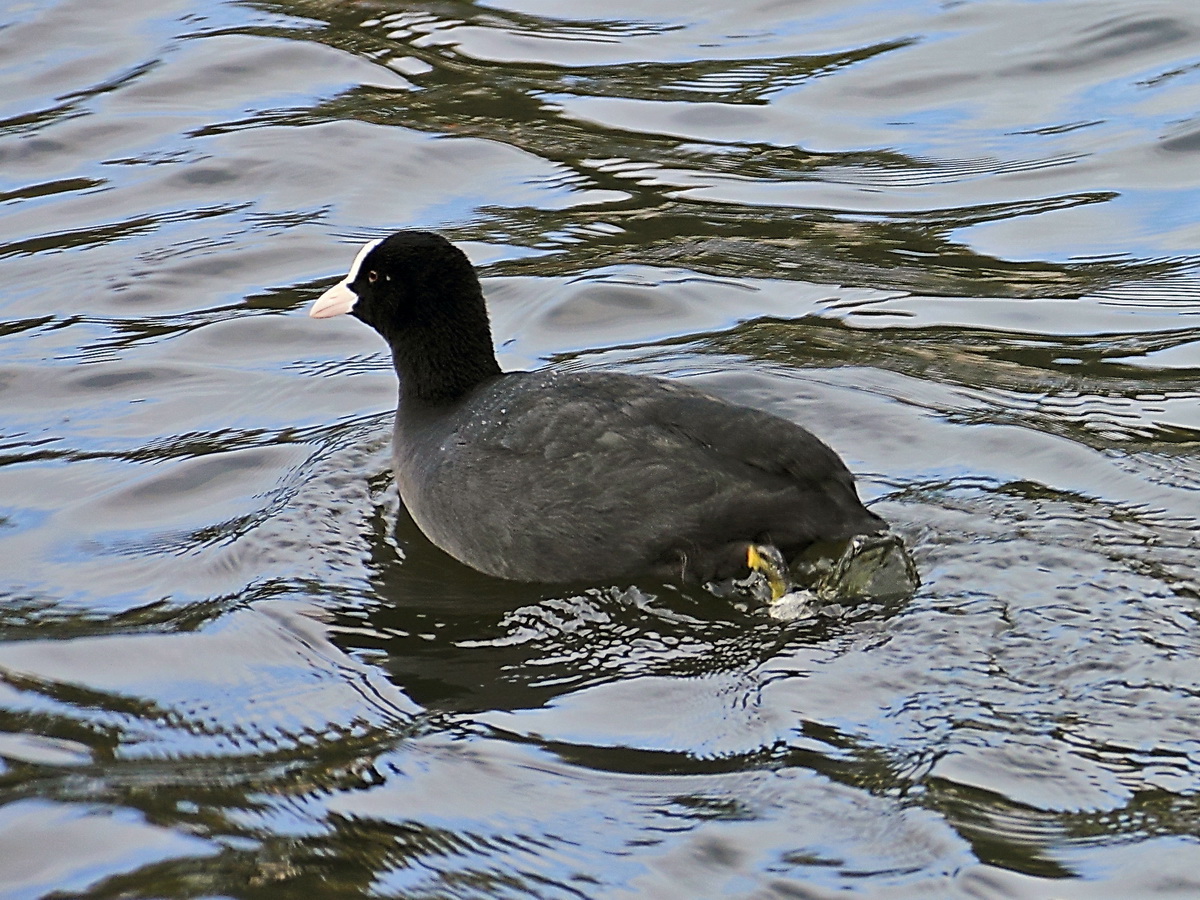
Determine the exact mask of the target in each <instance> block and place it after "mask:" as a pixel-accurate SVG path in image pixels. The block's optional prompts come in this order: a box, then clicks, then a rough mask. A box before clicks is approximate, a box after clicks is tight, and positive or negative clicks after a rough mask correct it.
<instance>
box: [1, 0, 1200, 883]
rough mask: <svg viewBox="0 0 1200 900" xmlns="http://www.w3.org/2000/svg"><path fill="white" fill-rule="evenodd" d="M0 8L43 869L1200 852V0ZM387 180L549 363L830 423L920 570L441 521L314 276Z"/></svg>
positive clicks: (23, 632) (16, 804) (5, 394)
mask: <svg viewBox="0 0 1200 900" xmlns="http://www.w3.org/2000/svg"><path fill="white" fill-rule="evenodd" d="M585 8H595V9H603V13H598V14H595V15H592V14H588V13H580V12H575V11H574V10H576V9H585ZM0 25H3V27H2V28H0V85H2V90H0V278H2V281H0V284H2V285H3V287H2V289H0V895H3V896H4V897H6V898H7V897H11V898H32V897H41V896H44V895H47V894H54V895H55V896H72V897H74V896H86V897H98V898H99V897H147V898H149V897H247V898H275V897H278V898H285V897H298V896H317V897H355V896H387V897H404V898H417V897H420V898H435V897H436V898H444V897H454V898H500V897H504V898H568V897H571V898H632V897H651V898H697V897H709V896H713V897H717V896H719V897H748V898H749V897H752V898H772V897H777V898H799V897H805V898H817V897H832V896H847V895H849V896H862V897H882V898H910V897H911V898H943V897H947V898H950V897H953V898H958V897H972V898H999V897H1028V898H1051V897H1053V898H1132V897H1196V896H1198V895H1200V874H1198V873H1200V664H1198V663H1197V657H1198V656H1200V579H1198V576H1197V559H1198V558H1200V554H1198V553H1197V550H1198V549H1200V539H1198V537H1197V533H1198V526H1200V402H1198V401H1200V382H1198V380H1197V379H1198V377H1200V279H1198V278H1197V262H1198V260H1200V256H1198V254H1200V115H1198V114H1197V110H1198V109H1200V49H1198V48H1200V6H1196V5H1195V4H1192V3H1187V2H1181V0H1161V2H1156V0H1074V2H1072V0H1043V2H1032V0H1027V2H1020V0H958V2H954V0H945V2H941V3H937V2H932V0H929V2H920V0H891V2H888V0H882V2H869V0H865V2H845V0H838V2H833V0H805V2H792V3H781V2H770V0H758V2H749V3H746V4H737V3H730V2H729V0H722V2H720V3H716V2H709V0H690V2H682V0H614V2H611V3H607V4H603V5H595V6H594V7H587V6H586V5H571V4H567V3H562V2H555V3H551V2H548V0H495V2H492V3H483V2H480V3H467V2H454V0H446V2H421V0H415V2H411V3H406V4H403V5H395V4H394V5H387V2H386V0H384V2H383V3H382V4H377V3H357V4H350V3H341V4H333V3H320V2H304V0H287V2H278V3H267V2H238V3H234V2H229V3H219V2H215V0H166V2H161V3H152V4H146V3H133V2H131V0H99V2H96V0H86V2H85V0H66V2H57V3H55V2H51V0H46V2H27V3H21V2H17V3H10V4H8V5H7V6H6V7H4V9H3V11H2V12H0ZM399 227H426V228H436V229H438V230H440V231H442V232H443V233H445V234H446V235H447V236H449V237H451V238H452V239H453V240H455V241H458V242H460V243H461V244H462V245H463V246H464V248H465V249H467V250H468V252H469V253H470V255H471V257H472V258H473V259H474V260H475V261H476V263H478V264H479V265H480V266H481V267H482V272H483V273H484V275H485V276H486V279H485V288H486V290H487V293H488V298H489V303H490V306H491V310H492V314H493V319H494V331H495V334H496V338H497V341H498V343H499V344H500V347H501V361H502V363H503V364H504V365H505V366H507V367H510V368H520V367H529V366H540V365H557V366H570V367H582V368H613V369H618V370H622V371H628V372H649V373H658V374H666V375H672V376H678V377H681V378H685V379H687V380H688V381H690V382H691V383H695V384H700V385H703V386H704V387H705V388H707V389H709V390H711V391H713V392H716V393H719V394H721V395H724V396H727V397H730V398H733V399H735V400H737V401H739V402H742V403H746V404H750V405H754V406H758V407H762V408H765V409H769V410H771V411H774V412H776V413H779V414H781V415H784V416H787V417H790V418H793V419H796V420H798V421H802V422H804V423H806V424H807V425H808V426H809V427H811V428H812V429H813V430H814V431H816V432H817V433H818V434H820V435H821V436H823V437H824V438H825V439H826V440H827V441H828V442H829V443H831V444H832V445H833V446H834V447H835V448H837V449H838V450H839V451H840V452H841V453H842V454H843V455H844V456H845V458H846V459H847V461H848V463H849V464H850V466H851V468H852V469H853V470H854V471H855V472H856V473H858V476H859V482H860V486H861V490H862V493H863V495H864V497H865V498H866V499H868V500H869V501H870V502H871V504H872V506H873V508H875V509H876V510H877V511H879V512H880V513H881V514H883V515H885V516H886V517H887V518H888V519H889V520H890V521H891V522H893V523H894V524H895V527H896V528H897V530H898V531H899V532H900V533H901V534H903V535H904V537H905V540H906V542H907V543H908V544H909V546H910V547H911V548H912V551H913V554H914V556H915V557H916V559H917V561H918V564H919V566H920V568H921V571H922V575H923V578H924V583H923V586H922V587H921V589H920V590H919V592H918V593H917V594H916V596H914V597H912V598H910V599H908V600H905V601H903V602H898V603H893V604H878V603H874V604H873V603H863V604H857V605H836V604H835V605H832V606H828V607H825V608H823V609H822V610H821V611H820V614H819V615H816V616H813V617H810V618H806V619H801V620H799V621H797V622H793V623H779V622H775V621H773V620H770V619H768V618H767V617H765V616H763V615H761V614H758V613H753V612H748V611H744V610H739V609H738V608H736V607H735V606H734V605H732V604H730V603H729V602H728V601H723V600H718V599H717V598H715V597H712V596H709V595H707V594H705V593H703V592H680V591H678V590H675V589H672V588H668V587H664V586H662V585H655V584H650V585H641V586H640V587H639V589H637V590H632V589H630V586H628V585H596V586H595V587H594V588H593V589H588V590H585V591H582V592H580V591H571V590H559V591H554V590H548V589H544V588H537V587H530V586H522V585H514V584H506V583H503V582H498V581H494V580H491V579H488V578H486V577H484V576H481V575H477V574H475V573H472V572H471V571H468V570H466V569H464V568H463V567H462V566H460V565H458V564H457V563H454V562H453V561H451V560H449V559H447V558H446V557H444V556H442V555H441V554H440V553H439V552H438V551H437V550H435V549H434V548H432V547H431V546H430V545H429V544H428V542H426V541H425V539H424V538H423V537H422V536H421V535H420V534H419V533H418V532H417V531H416V530H415V528H414V526H413V525H412V523H411V522H410V521H409V520H408V519H407V518H406V516H405V513H404V512H403V510H402V509H401V508H400V506H399V503H398V500H397V498H396V496H395V490H394V485H393V483H392V479H391V475H390V473H389V472H388V442H389V439H390V427H391V410H392V409H393V407H394V404H395V376H394V374H393V372H392V369H391V367H390V361H389V359H388V358H387V356H386V355H385V353H384V348H383V346H382V344H381V342H380V341H379V339H378V338H377V336H376V335H375V334H374V333H373V332H371V331H370V330H369V329H367V328H364V327H363V326H362V325H361V324H359V323H357V322H354V321H353V320H344V321H343V320H335V321H330V322H315V321H312V320H310V319H308V318H306V317H305V315H304V306H305V304H306V303H308V302H309V301H310V300H311V299H312V298H313V297H315V296H316V295H317V294H318V293H319V292H320V291H321V290H322V289H323V288H324V287H326V286H328V285H329V284H331V283H333V281H334V280H335V279H337V278H339V277H340V276H341V275H342V274H343V273H344V272H345V270H346V267H347V265H348V264H349V261H350V259H351V257H352V256H353V253H354V251H355V247H356V245H357V244H358V243H359V242H361V241H362V240H365V239H368V238H375V237H380V236H382V235H385V234H387V233H389V232H390V231H392V230H394V229H396V228H399Z"/></svg>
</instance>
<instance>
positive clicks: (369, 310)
mask: <svg viewBox="0 0 1200 900" xmlns="http://www.w3.org/2000/svg"><path fill="white" fill-rule="evenodd" d="M343 313H350V314H351V315H353V316H354V317H355V318H358V319H360V320H362V321H363V322H366V323H367V324H368V325H370V326H371V327H372V328H374V329H375V330H376V331H378V332H379V333H380V334H381V335H382V336H383V338H384V340H386V341H387V342H388V344H389V345H390V346H391V348H392V357H393V359H394V360H395V363H396V369H397V371H398V372H399V373H400V376H401V378H402V380H403V387H404V391H405V395H406V396H407V395H413V396H420V397H424V398H426V399H437V398H446V397H454V396H458V395H461V394H462V393H463V392H464V391H465V390H468V389H469V388H470V387H472V386H474V384H476V383H478V382H479V381H480V380H482V379H483V378H486V377H488V376H489V375H493V374H496V373H498V372H499V371H500V367H499V365H497V363H496V357H495V353H494V351H493V349H492V335H491V328H490V326H489V325H488V317H487V306H486V305H485V303H484V300H483V291H482V289H481V288H480V286H479V279H478V277H477V276H476V275H475V269H474V267H472V265H471V261H470V260H469V259H467V256H466V254H465V253H463V252H462V251H461V250H459V249H458V248H457V247H455V246H454V245H453V244H451V243H450V242H449V241H448V240H446V239H445V238H444V237H442V236H441V235H437V234H433V233H432V232H428V231H398V232H396V233H395V234H393V235H392V236H391V237H388V238H384V239H383V240H380V241H372V242H371V243H369V244H367V245H366V246H364V247H363V248H362V249H361V250H360V251H359V253H358V256H356V257H355V258H354V262H353V264H352V265H351V267H350V271H349V273H348V274H347V275H346V277H345V278H344V279H343V280H342V281H340V282H338V283H337V284H335V285H334V286H333V287H331V288H330V289H329V290H327V291H326V292H325V293H324V294H322V295H321V296H320V297H318V298H317V300H316V302H315V303H314V304H313V305H312V308H311V309H310V310H309V315H310V316H312V317H313V318H316V319H324V318H329V317H331V316H336V315H341V314H343Z"/></svg>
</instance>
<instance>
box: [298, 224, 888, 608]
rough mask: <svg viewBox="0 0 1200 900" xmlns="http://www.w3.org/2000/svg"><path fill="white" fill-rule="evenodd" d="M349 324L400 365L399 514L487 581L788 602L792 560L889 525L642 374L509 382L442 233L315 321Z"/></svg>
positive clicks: (737, 413)
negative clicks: (357, 323)
mask: <svg viewBox="0 0 1200 900" xmlns="http://www.w3.org/2000/svg"><path fill="white" fill-rule="evenodd" d="M342 313H350V314H351V315H353V316H355V317H357V318H359V319H361V320H362V321H363V322H366V323H367V324H368V325H370V326H371V327H372V328H374V329H375V330H376V331H378V332H379V334H380V335H382V336H383V338H384V340H386V341H387V342H388V345H389V346H390V347H391V350H392V358H393V360H394V362H395V366H396V372H397V374H398V375H399V378H400V401H399V405H398V406H397V409H396V428H395V436H394V442H395V443H394V465H395V473H396V480H397V482H398V484H399V488H400V496H401V499H402V500H403V502H404V504H405V506H406V507H407V508H408V511H409V512H410V514H411V515H412V517H413V520H414V521H415V522H416V523H417V525H418V527H420V529H421V530H422V531H423V532H424V533H425V535H426V536H427V537H428V538H429V539H430V540H431V541H432V542H433V543H434V544H436V545H437V546H438V547H441V548H442V549H443V550H445V551H446V552H447V553H449V554H450V555H451V556H454V557H455V558H457V559H458V560H460V561H461V562H463V563H465V564H467V565H468V566H472V567H474V568H475V569H478V570H480V571H483V572H486V573H488V574H491V575H496V576H499V577H501V578H508V579H514V580H518V581H531V582H563V581H586V582H607V583H611V582H615V581H623V580H628V579H634V578H637V577H640V576H649V577H654V578H660V579H668V580H678V581H682V582H694V583H704V582H708V581H718V580H722V579H727V578H737V577H741V576H745V575H747V573H748V570H750V569H754V570H759V571H761V572H762V573H764V574H765V575H766V577H767V578H768V580H769V582H770V584H771V593H772V594H773V595H774V596H778V595H779V594H781V593H782V592H783V591H784V590H786V587H787V581H786V564H785V563H784V562H783V560H784V559H790V558H791V557H793V556H794V555H795V554H797V553H799V552H801V551H803V550H804V549H805V548H807V547H809V546H810V545H812V544H814V543H815V542H825V541H844V540H846V539H848V538H850V537H852V536H855V535H860V534H873V533H877V532H881V531H883V530H884V529H885V528H886V525H885V523H884V522H883V520H882V519H880V518H879V517H878V516H876V515H875V514H874V513H872V512H870V511H868V510H867V509H866V508H865V507H864V506H863V505H862V503H861V502H860V500H859V498H858V494H857V493H856V491H855V487H854V479H853V477H852V476H851V474H850V472H849V471H848V470H847V468H846V466H845V465H844V464H843V462H842V461H841V459H839V458H838V456H837V454H835V453H834V452H833V451H832V450H831V449H830V448H829V447H827V446H826V445H825V444H824V443H822V442H821V441H820V440H819V439H818V438H816V437H815V436H813V435H812V434H811V433H809V432H808V431H806V430H805V429H803V428H801V427H800V426H799V425H796V424H794V423H792V422H789V421H787V420H785V419H781V418H779V417H777V416H773V415H770V414H768V413H765V412H761V411H759V410H755V409H749V408H747V407H744V406H738V405H735V404H733V403H729V402H726V401H724V400H720V399H718V398H716V397H713V396H710V395H708V394H706V393H704V392H702V391H699V390H696V389H695V388H692V387H689V386H687V385H684V384H681V383H679V382H676V381H670V380H665V379H661V378H653V377H648V376H643V375H628V374H621V373H617V372H554V371H535V372H502V371H501V370H500V366H499V364H498V363H497V362H496V355H495V352H494V350H493V346H492V336H491V328H490V325H489V323H488V315H487V308H486V306H485V304H484V299H483V291H482V289H481V288H480V285H479V279H478V277H477V276H476V274H475V270H474V268H473V267H472V266H471V263H470V261H469V260H468V259H467V257H466V255H465V254H463V252H462V251H461V250H459V249H458V248H456V247H455V246H454V245H452V244H451V243H450V242H449V241H447V240H446V239H445V238H443V237H441V236H439V235H436V234H432V233H430V232H425V231H400V232H397V233H396V234H393V235H392V236H391V237H389V238H386V239H384V240H379V241H373V242H371V243H369V244H367V245H366V246H365V247H363V248H362V250H361V251H359V253H358V255H357V257H355V259H354V262H353V264H352V265H351V267H350V272H349V274H348V275H347V276H346V277H345V279H344V280H342V281H341V282H340V283H338V284H336V285H334V286H333V287H332V288H330V289H329V290H328V291H326V292H325V293H324V294H322V295H321V296H320V297H319V298H318V299H317V301H316V302H315V303H314V304H313V306H312V309H311V311H310V315H311V316H313V317H314V318H318V319H321V318H326V317H329V316H336V315H340V314H342Z"/></svg>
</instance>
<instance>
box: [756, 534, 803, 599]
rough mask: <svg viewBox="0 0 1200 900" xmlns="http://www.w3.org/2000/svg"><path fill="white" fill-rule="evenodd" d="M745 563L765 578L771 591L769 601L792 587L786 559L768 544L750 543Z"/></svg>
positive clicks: (777, 597)
mask: <svg viewBox="0 0 1200 900" xmlns="http://www.w3.org/2000/svg"><path fill="white" fill-rule="evenodd" d="M746 565H747V566H749V567H750V571H751V572H757V573H758V574H759V575H761V576H762V577H763V578H764V579H765V580H766V582H767V588H768V589H769V590H770V592H771V602H774V601H776V600H778V599H779V598H780V597H782V596H783V595H784V594H786V593H787V592H788V591H790V590H791V589H792V580H791V578H789V577H788V566H787V560H785V559H784V558H783V554H782V553H780V552H779V550H778V549H777V548H775V547H773V546H771V545H770V544H750V545H749V546H748V547H747V548H746Z"/></svg>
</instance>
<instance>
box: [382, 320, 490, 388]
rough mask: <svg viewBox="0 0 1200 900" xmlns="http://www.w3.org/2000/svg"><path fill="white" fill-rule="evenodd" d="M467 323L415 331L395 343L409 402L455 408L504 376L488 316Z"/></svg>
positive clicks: (395, 359)
mask: <svg viewBox="0 0 1200 900" xmlns="http://www.w3.org/2000/svg"><path fill="white" fill-rule="evenodd" d="M464 325H468V323H462V322H459V323H456V326H455V327H454V328H448V327H439V326H440V323H439V324H434V325H427V326H416V327H410V328H406V329H405V330H404V333H403V334H402V335H398V336H397V337H396V338H395V339H393V340H392V341H391V342H390V343H391V345H392V361H393V362H394V363H395V366H396V374H397V375H398V376H399V377H400V396H401V397H402V398H403V401H404V402H405V403H406V404H420V405H427V406H438V405H444V404H450V403H453V402H455V401H456V400H458V399H459V398H460V397H463V396H465V395H466V394H468V393H470V392H471V391H472V390H473V389H474V388H476V387H477V386H479V385H480V384H482V383H483V382H485V381H487V380H489V379H491V378H494V377H495V376H497V375H499V374H500V364H499V363H498V362H496V353H495V350H494V349H493V348H492V334H491V329H490V328H489V327H488V324H487V319H486V316H485V317H484V318H483V320H482V322H475V323H469V326H470V327H464Z"/></svg>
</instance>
